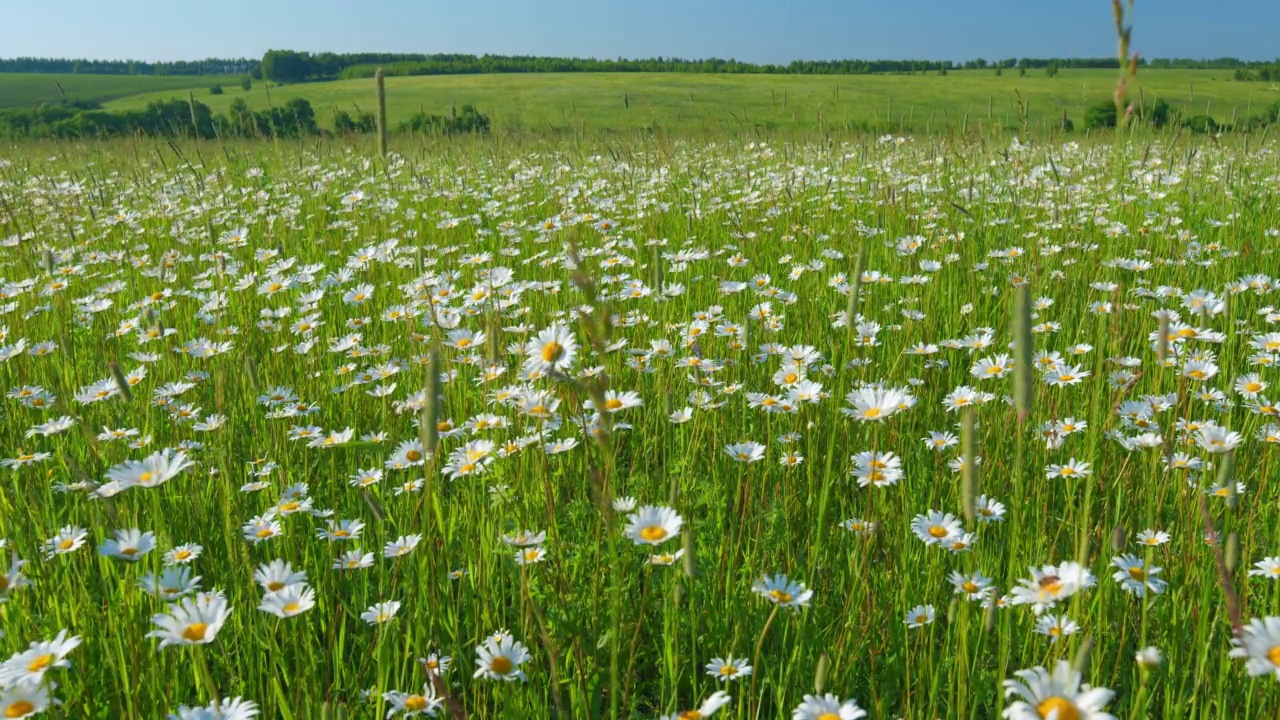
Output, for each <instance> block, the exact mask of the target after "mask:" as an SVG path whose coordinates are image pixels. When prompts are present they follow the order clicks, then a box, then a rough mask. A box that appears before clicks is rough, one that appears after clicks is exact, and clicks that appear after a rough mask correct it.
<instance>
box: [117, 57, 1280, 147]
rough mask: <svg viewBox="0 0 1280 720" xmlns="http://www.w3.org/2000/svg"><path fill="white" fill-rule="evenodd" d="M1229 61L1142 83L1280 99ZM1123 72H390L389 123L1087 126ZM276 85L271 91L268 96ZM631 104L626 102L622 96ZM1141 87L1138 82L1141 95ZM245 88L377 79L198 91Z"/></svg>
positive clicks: (355, 90) (687, 129)
mask: <svg viewBox="0 0 1280 720" xmlns="http://www.w3.org/2000/svg"><path fill="white" fill-rule="evenodd" d="M1230 77H1231V76H1230V73H1229V72H1226V71H1209V70H1144V71H1142V72H1140V73H1139V76H1138V83H1137V86H1138V87H1141V89H1142V90H1143V92H1145V93H1146V95H1147V97H1153V96H1158V97H1163V98H1165V99H1167V100H1168V101H1169V102H1170V103H1171V104H1173V105H1174V106H1175V107H1177V108H1179V109H1180V110H1181V111H1182V112H1184V113H1186V114H1188V115H1196V114H1209V115H1212V116H1214V117H1215V118H1216V119H1218V120H1220V121H1225V120H1230V119H1231V118H1232V117H1233V115H1238V116H1240V117H1245V116H1247V115H1250V114H1256V113H1258V112H1260V111H1261V110H1262V109H1263V108H1264V107H1266V106H1268V105H1270V104H1273V103H1275V102H1276V101H1277V100H1280V88H1277V87H1274V86H1272V85H1271V84H1268V83H1255V82H1235V81H1232V80H1231V79H1230ZM1115 79H1116V75H1115V73H1114V72H1113V71H1108V70H1063V71H1061V72H1060V73H1059V74H1058V76H1057V77H1054V78H1049V77H1046V76H1045V75H1044V73H1043V72H1030V73H1029V74H1028V75H1027V77H1018V75H1017V73H1016V72H1006V73H1005V74H1004V75H1003V76H1001V77H996V76H995V74H994V72H991V71H957V72H952V73H950V74H948V75H946V76H939V75H937V74H929V75H926V76H920V75H855V76H843V77H840V76H797V75H776V76H775V75H685V74H653V73H636V74H621V73H619V74H607V73H605V74H590V73H584V74H545V75H540V74H539V75H535V74H530V75H483V76H478V75H468V76H434V77H426V76H419V77H392V78H388V79H387V112H388V114H389V117H390V120H391V122H392V123H398V122H400V121H402V120H404V119H406V118H408V117H409V116H410V115H412V114H413V113H415V112H417V111H418V110H419V109H422V110H425V111H426V112H429V113H436V114H445V113H448V111H449V108H450V106H451V104H452V105H457V106H462V105H465V104H472V105H475V106H477V107H478V108H480V109H481V110H482V111H483V112H485V113H488V114H490V115H491V116H492V118H493V120H494V125H495V127H496V128H497V129H499V130H504V131H513V132H528V133H537V134H547V133H566V132H567V133H574V132H578V133H580V132H582V131H586V132H588V133H593V134H599V133H626V132H631V131H635V130H638V129H644V128H654V129H659V130H665V131H669V132H672V133H675V134H686V135H687V134H709V133H722V132H723V131H725V130H726V129H727V130H734V131H738V130H742V129H751V128H755V127H766V128H778V129H785V130H795V131H800V132H804V131H808V130H813V129H817V128H819V127H822V128H824V129H836V128H840V127H847V126H849V125H850V124H854V125H860V126H864V127H865V126H870V127H875V128H877V129H883V128H900V127H907V128H911V129H914V130H916V131H918V132H919V131H928V130H931V129H932V130H937V129H940V128H944V127H947V128H959V127H961V126H962V125H965V124H966V123H967V126H968V127H969V128H975V127H978V126H980V125H996V126H1000V127H1010V128H1017V127H1020V126H1021V120H1020V110H1019V105H1018V102H1019V95H1020V96H1021V101H1022V102H1023V103H1024V106H1025V108H1026V113H1027V120H1028V125H1029V126H1030V127H1032V128H1036V129H1043V128H1047V127H1052V126H1056V124H1057V122H1058V120H1059V119H1060V118H1061V116H1062V113H1063V112H1064V111H1065V112H1066V113H1067V115H1068V116H1069V117H1070V118H1072V119H1073V121H1074V122H1075V123H1076V124H1077V126H1080V125H1082V122H1081V121H1082V119H1083V116H1084V108H1085V107H1087V106H1089V105H1092V104H1095V103H1097V102H1099V101H1105V100H1107V99H1108V98H1110V97H1111V92H1112V89H1113V88H1114V85H1115ZM268 93H269V96H270V97H269V98H268ZM624 95H626V96H627V105H628V107H626V108H624V106H623V105H624V103H623V96H624ZM1137 95H1138V93H1137V89H1136V88H1135V90H1134V92H1133V96H1134V99H1136V98H1137ZM167 97H171V93H165V92H159V93H150V94H144V95H139V96H134V97H128V98H122V99H120V100H117V101H115V102H112V103H110V104H109V107H113V108H121V109H125V108H138V107H141V106H142V105H145V104H146V103H147V102H148V101H151V100H156V99H163V98H167ZM237 97H243V98H244V99H245V101H246V102H248V103H249V106H250V107H252V108H255V109H260V108H265V107H267V105H268V103H269V101H270V102H272V103H277V104H279V103H283V102H284V101H286V100H288V99H289V98H292V97H303V98H306V99H307V100H308V101H310V102H311V104H312V105H313V107H315V109H316V114H317V118H318V119H319V120H320V122H321V123H322V124H328V123H330V122H331V120H332V115H333V112H334V111H335V110H345V111H348V112H353V111H355V110H357V109H360V110H363V111H365V112H371V111H372V110H373V108H374V101H373V81H372V80H348V81H337V82H324V83H312V84H300V85H289V86H282V87H273V88H270V89H269V91H268V89H267V88H265V87H263V86H262V84H258V85H255V86H254V88H253V89H252V90H250V91H248V92H247V93H246V92H242V91H241V90H240V89H239V88H238V87H235V88H231V87H228V88H227V93H226V94H225V95H222V96H218V97H202V98H200V100H201V101H202V102H206V103H208V104H209V105H210V106H211V107H212V108H213V109H214V111H215V112H225V111H226V110H227V108H228V107H229V106H230V104H231V102H232V101H233V100H234V99H235V98H237Z"/></svg>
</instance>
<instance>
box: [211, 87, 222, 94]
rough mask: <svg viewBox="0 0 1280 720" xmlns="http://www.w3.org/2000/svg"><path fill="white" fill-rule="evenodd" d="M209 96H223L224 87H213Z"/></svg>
mask: <svg viewBox="0 0 1280 720" xmlns="http://www.w3.org/2000/svg"><path fill="white" fill-rule="evenodd" d="M209 94H210V95H221V94H222V86H221V85H214V86H213V87H211V88H209Z"/></svg>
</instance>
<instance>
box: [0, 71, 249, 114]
mask: <svg viewBox="0 0 1280 720" xmlns="http://www.w3.org/2000/svg"><path fill="white" fill-rule="evenodd" d="M215 83H221V84H222V85H223V86H224V87H226V86H229V85H235V87H236V88H237V89H238V88H239V87H240V86H239V85H238V84H237V83H239V78H237V77H223V76H207V75H206V76H197V75H70V74H54V73H0V108H6V107H24V106H27V105H39V104H41V103H49V102H57V101H58V100H60V99H62V98H64V97H65V98H67V99H70V100H92V101H95V102H107V101H109V100H116V99H119V98H125V97H134V96H138V95H145V94H148V93H158V94H159V96H160V97H164V98H168V97H175V96H179V95H180V96H181V97H183V98H185V97H186V96H187V91H188V90H195V91H196V92H197V93H199V94H204V95H207V94H208V92H209V88H210V87H211V86H212V85H214V84H215ZM58 85H61V86H62V90H61V91H60V90H59V89H58ZM64 93H65V94H64ZM144 105H145V103H144Z"/></svg>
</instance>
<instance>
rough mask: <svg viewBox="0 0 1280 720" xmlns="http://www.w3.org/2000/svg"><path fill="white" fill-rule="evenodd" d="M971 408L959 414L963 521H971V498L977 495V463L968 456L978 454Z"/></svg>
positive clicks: (974, 421)
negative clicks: (963, 458)
mask: <svg viewBox="0 0 1280 720" xmlns="http://www.w3.org/2000/svg"><path fill="white" fill-rule="evenodd" d="M976 427H977V423H976V419H975V418H974V414H973V408H965V410H964V414H963V415H961V416H960V447H961V448H963V452H964V457H965V463H964V465H962V466H961V468H960V502H961V505H962V508H963V510H964V519H965V522H967V523H970V524H972V523H973V499H974V498H976V497H977V496H978V467H977V466H978V463H976V462H972V461H971V460H970V458H975V457H977V456H978V453H977V444H978V441H977V438H976V437H975V435H976V432H975V428H976Z"/></svg>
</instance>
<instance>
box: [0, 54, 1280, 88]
mask: <svg viewBox="0 0 1280 720" xmlns="http://www.w3.org/2000/svg"><path fill="white" fill-rule="evenodd" d="M1139 64H1140V65H1141V66H1143V67H1150V68H1191V69H1218V70H1222V69H1227V70H1231V69H1238V70H1242V71H1249V72H1253V73H1255V74H1256V72H1257V71H1259V70H1262V69H1265V68H1273V69H1272V70H1271V72H1274V67H1275V66H1276V65H1277V63H1276V62H1275V61H1255V60H1241V59H1239V58H1232V57H1225V58H1212V59H1191V58H1155V59H1150V60H1148V59H1145V58H1142V59H1140V60H1139ZM379 65H381V66H383V67H384V69H385V72H386V73H387V74H391V75H462V74H482V73H536V72H687V73H761V74H778V75H782V74H786V75H867V74H873V73H915V72H936V71H946V70H960V69H964V70H981V69H988V68H989V69H996V70H1002V69H1021V70H1027V69H1040V68H1048V67H1049V66H1051V65H1052V66H1053V67H1055V68H1117V67H1119V62H1118V60H1117V59H1116V58H1114V57H1104V58H1026V57H1023V58H1005V59H1000V60H987V59H985V58H977V59H974V60H967V61H964V62H954V61H951V60H856V59H850V60H794V61H792V62H790V63H786V64H774V63H750V62H743V61H740V60H734V59H732V58H731V59H728V60H725V59H721V58H704V59H685V58H677V57H653V58H639V59H624V58H618V59H598V58H576V57H546V56H537V55H468V54H461V53H434V54H424V53H331V52H321V53H309V52H297V51H293V50H268V51H267V52H266V53H265V54H264V55H263V56H262V58H261V59H260V60H254V59H249V58H207V59H205V60H178V61H174V62H145V61H141V60H90V59H85V58H36V57H20V58H9V59H3V58H0V73H80V74H86V75H249V76H252V77H253V78H255V79H258V78H264V77H265V78H266V79H268V80H274V81H276V82H289V83H293V82H305V81H308V80H336V79H339V78H362V77H369V76H372V75H373V72H374V70H375V69H376V68H377V67H378V66H379ZM1241 79H1253V78H1251V77H1241Z"/></svg>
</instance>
